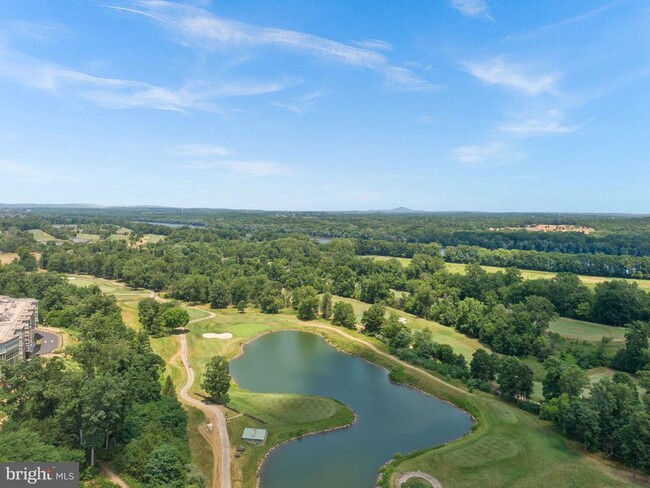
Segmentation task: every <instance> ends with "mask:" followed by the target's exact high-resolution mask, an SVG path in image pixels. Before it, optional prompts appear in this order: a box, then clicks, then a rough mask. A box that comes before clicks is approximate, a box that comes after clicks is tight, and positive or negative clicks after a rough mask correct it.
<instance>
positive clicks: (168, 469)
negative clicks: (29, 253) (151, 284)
mask: <svg viewBox="0 0 650 488" xmlns="http://www.w3.org/2000/svg"><path fill="white" fill-rule="evenodd" d="M0 294H4V295H11V296H14V297H34V298H37V299H38V300H39V308H40V314H41V317H40V318H41V320H42V321H43V322H45V323H46V324H48V325H51V326H63V327H65V328H67V329H68V330H69V331H70V333H72V334H73V335H74V337H76V338H77V339H78V341H77V343H76V344H74V345H70V346H68V347H67V349H66V352H67V356H66V358H65V359H64V358H59V357H53V358H49V359H43V358H40V357H35V358H33V359H31V360H30V361H28V362H24V363H17V364H15V365H8V364H2V365H0V378H1V382H0V398H1V400H2V404H3V407H2V410H3V412H4V413H5V414H6V415H7V416H8V418H7V419H6V420H5V422H4V423H3V425H2V430H0V460H3V461H43V460H44V459H46V460H48V461H78V462H80V463H81V466H82V478H83V479H89V478H91V477H93V476H94V475H95V474H96V473H97V472H98V465H99V462H100V461H101V460H110V461H111V462H112V463H113V464H114V465H116V466H118V467H120V468H121V469H122V470H123V472H125V473H127V474H129V475H131V476H132V477H133V478H134V479H136V480H139V481H140V482H142V483H144V484H145V485H146V486H151V487H160V486H168V487H179V488H180V487H187V486H192V487H201V486H204V483H205V480H204V479H203V477H202V475H201V474H200V473H199V471H198V469H197V468H196V467H195V466H193V465H192V464H190V453H189V445H188V440H187V432H186V430H187V417H186V413H185V411H184V410H183V408H182V407H181V405H180V403H179V402H178V400H177V399H176V395H175V392H174V388H173V386H172V385H171V383H170V382H169V380H167V382H166V383H165V384H164V385H161V378H160V376H161V372H162V370H163V366H164V362H163V360H162V359H161V358H160V357H159V356H157V355H155V354H154V353H153V352H152V351H151V347H150V345H149V338H148V336H147V334H138V333H135V332H134V331H133V330H131V329H129V328H127V327H126V325H125V324H124V322H123V321H122V317H121V312H120V309H119V307H117V305H116V303H115V298H114V297H110V296H105V295H103V294H102V293H101V291H100V290H99V288H97V287H84V288H79V287H75V286H73V285H71V284H69V283H68V281H67V280H66V279H65V277H64V276H62V275H59V274H56V273H31V272H25V271H24V270H22V269H21V267H20V266H19V265H10V266H2V267H0Z"/></svg>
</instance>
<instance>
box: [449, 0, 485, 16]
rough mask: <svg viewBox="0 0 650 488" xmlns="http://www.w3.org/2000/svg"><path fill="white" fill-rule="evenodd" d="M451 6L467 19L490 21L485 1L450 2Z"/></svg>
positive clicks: (454, 0) (453, 0)
mask: <svg viewBox="0 0 650 488" xmlns="http://www.w3.org/2000/svg"><path fill="white" fill-rule="evenodd" d="M451 6H452V7H453V8H455V9H456V10H458V11H459V12H460V13H461V14H463V15H467V16H468V17H484V18H486V19H492V17H491V16H490V13H489V9H488V5H487V3H486V2H485V0H451Z"/></svg>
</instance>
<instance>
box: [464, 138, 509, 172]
mask: <svg viewBox="0 0 650 488" xmlns="http://www.w3.org/2000/svg"><path fill="white" fill-rule="evenodd" d="M453 155H454V157H455V159H456V161H458V162H459V163H462V164H465V165H467V166H497V165H502V164H508V163H512V162H514V161H516V160H518V159H520V158H521V155H520V154H519V153H518V152H517V150H516V149H515V148H514V147H513V146H512V145H511V144H510V143H508V142H506V141H498V140H495V141H490V142H487V143H486V144H477V145H469V146H460V147H457V148H456V149H454V150H453Z"/></svg>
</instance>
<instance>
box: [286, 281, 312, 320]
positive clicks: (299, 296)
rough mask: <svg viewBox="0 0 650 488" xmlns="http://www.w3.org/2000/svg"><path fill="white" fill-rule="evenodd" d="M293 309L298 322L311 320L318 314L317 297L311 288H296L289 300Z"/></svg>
mask: <svg viewBox="0 0 650 488" xmlns="http://www.w3.org/2000/svg"><path fill="white" fill-rule="evenodd" d="M291 303H292V306H293V308H294V309H295V310H296V311H297V312H298V318H299V319H300V320H313V319H315V318H316V314H317V313H318V295H317V293H316V290H315V289H314V288H313V287H311V286H303V287H301V288H297V289H296V290H294V292H293V296H292V298H291Z"/></svg>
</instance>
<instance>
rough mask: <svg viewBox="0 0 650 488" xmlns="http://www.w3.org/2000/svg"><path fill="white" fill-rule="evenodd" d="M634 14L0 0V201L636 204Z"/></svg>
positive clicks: (577, 1) (444, 207) (579, 6)
mask: <svg viewBox="0 0 650 488" xmlns="http://www.w3.org/2000/svg"><path fill="white" fill-rule="evenodd" d="M649 163H650V2H649V1H648V0H615V1H609V0H572V1H566V0H545V1H543V2H540V1H537V0H517V1H514V0H412V1H408V2H404V1H388V2H377V1H376V0H354V1H351V0H282V1H274V0H233V1H225V0H224V1H218V0H213V1H209V0H193V1H185V2H182V1H178V2H171V1H162V0H150V1H149V0H66V1H64V2H62V1H56V2H53V1H51V0H21V1H18V2H17V1H14V2H6V1H5V2H0V202H2V203H92V204H98V205H163V206H173V207H186V208H188V207H212V208H244V209H264V210H368V209H390V208H394V207H399V206H404V207H409V208H413V209H418V210H430V211H460V210H473V211H490V212H506V211H514V212H526V211H548V212H629V213H648V212H650V198H648V184H649V183H650V164H649Z"/></svg>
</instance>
